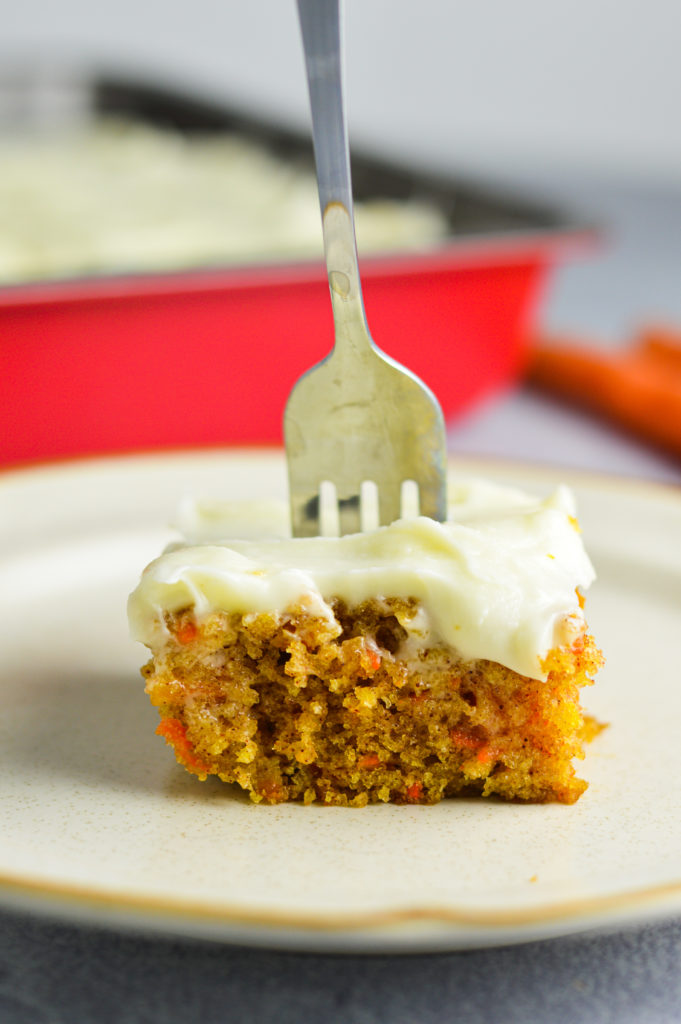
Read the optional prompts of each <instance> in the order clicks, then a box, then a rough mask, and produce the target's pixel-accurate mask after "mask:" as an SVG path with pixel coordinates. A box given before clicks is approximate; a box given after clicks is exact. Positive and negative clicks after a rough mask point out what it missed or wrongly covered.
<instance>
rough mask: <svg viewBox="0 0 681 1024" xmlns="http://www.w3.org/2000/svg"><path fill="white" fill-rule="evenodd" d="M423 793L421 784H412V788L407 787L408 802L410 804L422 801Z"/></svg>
mask: <svg viewBox="0 0 681 1024" xmlns="http://www.w3.org/2000/svg"><path fill="white" fill-rule="evenodd" d="M422 792H423V786H422V785H421V783H420V782H412V784H411V786H407V800H409V802H410V803H416V801H417V800H420V799H421V793H422Z"/></svg>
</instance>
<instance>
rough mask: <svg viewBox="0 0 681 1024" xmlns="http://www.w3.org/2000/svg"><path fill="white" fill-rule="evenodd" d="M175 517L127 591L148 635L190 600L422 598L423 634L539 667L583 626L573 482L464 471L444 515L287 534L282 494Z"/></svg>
mask: <svg viewBox="0 0 681 1024" xmlns="http://www.w3.org/2000/svg"><path fill="white" fill-rule="evenodd" d="M178 525H179V526H180V530H181V533H182V534H183V537H184V539H183V541H182V542H180V543H178V544H175V545H171V547H170V548H169V549H168V550H166V552H165V553H164V554H163V555H161V557H160V558H157V559H156V560H155V561H153V562H152V563H151V564H150V565H149V566H148V567H147V569H146V570H145V571H144V573H143V575H142V579H141V581H140V583H139V585H138V587H137V589H136V590H135V591H134V592H133V593H132V595H131V596H130V600H129V619H130V625H131V630H132V634H133V636H134V638H135V639H137V640H140V641H141V642H142V643H145V644H147V645H148V646H150V647H152V649H156V648H157V647H159V646H162V644H163V643H164V641H165V637H166V633H165V625H164V614H165V613H166V612H170V613H172V612H176V611H179V610H180V609H182V608H186V607H188V606H193V608H194V611H195V614H196V616H197V618H198V619H199V620H200V619H201V618H203V617H206V616H208V615H209V614H211V613H212V612H215V611H224V612H237V613H242V614H243V613H250V612H256V613H257V612H263V611H275V612H278V613H281V614H285V613H286V611H287V609H290V608H292V607H293V606H294V605H297V604H300V603H301V602H303V603H304V604H305V606H306V607H307V608H308V609H309V610H310V611H312V612H313V613H315V614H319V615H323V616H327V617H331V616H332V615H333V612H332V609H331V606H330V602H331V601H332V600H333V599H334V598H336V599H341V600H343V601H345V602H346V603H347V604H348V605H350V606H353V605H356V604H359V603H360V602H362V601H364V600H367V599H369V598H389V597H398V598H404V599H409V598H414V599H416V600H417V601H418V602H419V604H420V611H421V613H420V614H419V615H418V616H416V617H415V619H414V620H413V625H412V629H413V632H414V636H413V638H412V639H413V640H414V641H417V642H418V643H420V644H421V645H422V646H426V645H432V644H440V643H445V644H449V645H451V646H452V647H453V648H455V649H456V650H457V651H458V653H459V655H460V656H461V657H462V658H464V659H465V660H472V659H478V658H484V659H488V660H490V661H495V662H498V663H500V664H502V665H504V666H506V667H507V668H510V669H512V670H514V671H516V672H519V673H521V674H522V675H526V676H530V677H532V678H536V679H542V678H545V673H544V672H543V669H542V662H543V660H544V659H545V657H546V655H547V654H548V652H549V651H550V650H551V649H552V648H553V647H555V646H561V645H563V644H565V643H569V642H571V640H573V639H574V638H575V637H576V636H578V635H579V634H580V633H581V632H582V630H583V628H584V622H583V617H582V612H581V607H580V601H579V595H578V590H579V591H584V590H585V589H586V588H587V587H588V586H589V585H590V584H591V582H592V581H593V579H594V578H595V574H594V570H593V567H592V565H591V562H590V560H589V558H588V556H587V554H586V551H585V550H584V545H583V543H582V539H581V536H580V533H579V529H578V526H577V522H576V519H575V506H574V500H573V497H572V494H571V492H570V491H569V490H568V489H566V488H565V487H560V488H558V489H557V490H556V491H555V492H554V493H553V494H552V495H551V496H549V497H548V498H546V499H543V500H542V499H537V498H533V497H530V496H528V495H526V494H524V493H522V492H520V491H517V490H513V489H511V488H506V487H499V486H497V485H494V484H491V483H487V482H485V481H481V480H468V481H458V482H457V483H456V484H454V485H452V487H451V488H450V505H449V515H448V519H447V522H445V523H437V522H434V521H433V520H431V519H427V518H425V517H422V516H421V517H415V518H412V519H399V520H397V521H396V522H394V523H392V524H391V525H390V526H384V527H380V528H378V529H376V530H373V531H371V532H368V533H358V534H350V535H347V536H344V537H311V538H295V539H293V538H291V537H290V533H289V527H288V517H287V514H286V506H285V505H284V503H277V502H264V503H263V502H245V503H232V502H186V503H185V504H184V505H183V506H182V508H181V509H180V514H179V523H178ZM406 627H407V629H408V630H409V628H410V627H409V624H408V623H407V624H406Z"/></svg>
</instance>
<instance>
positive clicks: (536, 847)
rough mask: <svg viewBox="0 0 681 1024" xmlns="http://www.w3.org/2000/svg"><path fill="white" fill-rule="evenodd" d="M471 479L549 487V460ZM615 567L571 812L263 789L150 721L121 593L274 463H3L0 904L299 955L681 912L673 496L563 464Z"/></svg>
mask: <svg viewBox="0 0 681 1024" xmlns="http://www.w3.org/2000/svg"><path fill="white" fill-rule="evenodd" d="M455 468H456V469H458V468H462V469H463V470H465V472H466V473H470V472H474V473H478V474H479V473H483V474H485V475H490V476H492V477H495V478H497V479H499V480H502V481H509V480H512V481H513V482H515V483H519V484H521V485H525V486H530V487H532V488H534V489H535V490H536V491H539V492H545V491H547V490H548V489H549V488H550V487H551V486H552V485H553V484H554V483H555V482H556V480H557V476H556V474H554V473H553V472H552V471H548V470H537V469H535V470H531V469H528V468H522V467H515V468H513V467H508V466H505V467H504V466H499V465H494V464H489V463H485V464H484V465H480V464H477V465H476V464H473V465H471V464H470V463H466V464H463V465H461V464H459V465H457V467H455ZM565 475H566V476H567V477H568V482H571V483H572V484H573V486H574V487H575V490H576V491H577V496H578V500H579V503H580V513H581V516H580V517H581V522H582V526H583V530H584V534H585V538H586V542H587V545H588V548H589V550H590V552H591V554H592V557H593V559H594V562H595V564H596V567H597V570H598V573H599V580H598V583H597V584H596V585H595V586H594V588H593V590H592V591H591V593H590V596H589V601H588V605H587V610H588V614H589V620H590V624H591V627H592V630H593V632H594V633H595V635H596V637H597V639H598V640H599V642H600V644H601V646H602V647H603V649H604V651H605V653H606V655H607V667H606V668H605V669H604V671H603V672H602V674H601V676H600V677H599V680H598V683H597V685H596V686H595V687H593V688H592V689H590V690H589V691H588V692H587V694H586V702H587V704H588V707H589V710H591V711H592V712H593V713H594V714H595V715H596V716H597V717H598V718H600V719H602V720H606V721H608V722H609V723H610V725H609V728H608V729H607V730H606V731H605V732H603V733H602V734H601V735H600V736H599V737H598V738H597V739H596V740H595V741H594V742H593V744H592V745H591V747H590V749H589V751H588V754H587V758H586V761H585V763H584V765H583V767H582V770H583V773H584V775H585V776H586V777H587V778H588V779H589V781H590V787H589V789H588V790H587V792H586V794H585V795H584V796H583V797H582V799H581V800H580V801H579V802H578V803H577V804H576V805H575V806H573V807H564V806H559V805H544V806H516V805H507V804H503V803H495V802H491V801H490V802H483V801H476V800H451V801H446V802H443V803H441V804H439V805H438V806H436V807H412V806H406V807H393V806H383V805H381V806H377V807H369V808H365V809H345V808H324V807H317V806H314V805H313V806H311V807H301V806H280V807H264V806H255V805H253V804H250V803H249V802H248V800H246V799H244V798H243V797H242V796H241V795H239V793H237V792H236V791H235V790H234V788H232V787H230V786H225V785H223V784H221V783H219V782H217V781H213V780H209V781H208V782H206V783H201V782H199V781H198V780H197V779H196V778H194V777H193V776H190V775H189V774H187V773H186V772H184V771H183V770H182V769H181V768H179V767H178V766H177V765H176V764H175V761H174V759H173V756H172V753H171V752H170V750H169V749H168V748H167V747H166V746H165V744H164V743H163V742H162V740H161V739H159V738H158V737H157V736H155V735H154V729H155V726H156V721H157V715H156V712H155V711H154V710H153V709H152V708H151V707H150V706H149V704H148V701H147V698H146V697H145V696H144V693H143V688H142V683H141V680H140V678H139V675H138V669H139V666H140V665H141V664H142V662H143V661H144V660H145V652H144V651H143V649H142V648H140V647H138V646H136V645H135V644H133V643H131V641H130V640H129V638H128V633H127V625H126V618H125V602H126V596H127V594H128V592H129V591H130V590H131V589H132V588H133V587H134V586H135V584H136V582H137V578H138V575H139V572H140V570H141V568H142V567H143V566H144V564H145V563H146V562H147V561H149V560H150V559H151V558H152V557H154V556H155V555H156V554H157V553H158V552H159V550H160V549H161V547H162V546H163V545H164V544H165V543H166V541H167V540H168V539H170V537H171V536H172V531H171V529H170V527H169V526H167V525H166V524H168V523H169V522H170V521H171V519H172V515H173V510H174V509H175V507H176V505H177V503H178V501H179V499H180V498H181V497H183V496H184V495H185V494H189V493H193V494H202V495H210V496H215V497H224V496H228V495H229V496H266V495H271V494H277V493H282V494H283V493H284V487H285V474H284V466H283V461H282V457H281V455H280V454H279V453H277V452H267V451H255V452H254V451H231V452H219V451H217V452H210V453H205V452H203V453H184V454H170V455H161V456H135V457H122V458H111V459H102V460H95V461H82V462H74V463H65V464H59V465H52V466H48V467H41V468H35V469H28V470H21V471H16V472H5V473H4V474H2V475H0V519H1V522H2V525H1V528H0V623H1V624H2V630H1V631H2V658H1V659H0V702H1V703H0V706H1V707H2V714H1V715H0V731H1V732H2V738H1V740H0V759H1V760H2V770H1V772H0V835H1V836H2V841H1V843H0V894H1V898H2V900H3V902H4V904H5V905H6V906H10V905H11V906H15V907H20V908H25V909H33V910H35V911H38V912H40V913H48V912H51V913H56V914H59V915H62V916H64V915H65V916H68V917H71V918H75V917H81V918H84V919H88V920H90V921H95V922H98V923H104V924H108V925H115V926H126V927H130V926H137V927H142V928H145V929H147V930H155V931H157V932H162V933H166V934H178V933H184V934H190V935H195V936H204V937H213V938H216V939H219V940H222V941H233V942H242V943H249V944H262V945H269V946H278V947H281V948H296V949H316V950H319V949H326V950H355V951H357V950H373V951H376V950H384V951H385V950H402V951H408V950H435V949H441V950H446V949H457V948H473V947H478V946H485V945H492V944H500V943H506V942H518V941H524V940H529V939H536V938H542V937H549V936H556V935H559V934H563V933H568V932H575V931H579V930H584V929H587V928H592V927H601V926H608V927H612V926H616V927H617V926H619V925H620V924H624V923H627V922H631V921H635V920H639V921H641V920H649V919H652V918H654V917H659V916H661V915H670V914H675V913H681V787H680V786H679V779H680V778H681V740H680V737H681V686H680V685H679V678H678V675H679V665H680V664H681V628H680V625H681V493H679V492H678V491H674V490H672V489H671V488H670V489H666V488H663V487H657V486H654V485H643V484H637V483H635V482H626V481H611V480H608V479H605V478H600V477H578V478H575V477H574V476H571V475H570V474H569V473H568V474H565Z"/></svg>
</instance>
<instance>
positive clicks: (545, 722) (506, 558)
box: [129, 480, 601, 806]
mask: <svg viewBox="0 0 681 1024" xmlns="http://www.w3.org/2000/svg"><path fill="white" fill-rule="evenodd" d="M181 527H182V532H183V534H184V539H183V541H182V542H179V543H177V544H175V545H172V546H171V547H170V548H169V549H168V550H166V552H165V553H164V554H163V555H161V557H160V558H158V559H157V560H156V561H154V562H152V563H151V565H149V566H148V567H147V569H146V570H145V571H144V573H143V575H142V578H141V581H140V583H139V585H138V587H137V589H136V590H135V591H134V592H133V594H132V595H131V597H130V601H129V618H130V623H131V628H132V633H133V636H134V637H135V638H136V639H137V640H140V641H141V642H142V643H144V644H146V645H147V646H148V647H149V648H150V650H151V652H152V658H151V660H150V661H149V662H148V664H147V665H146V666H145V667H144V668H143V670H142V672H143V675H144V677H145V678H146V691H147V693H148V694H149V697H150V698H151V701H152V703H153V704H154V705H155V706H156V707H157V708H158V710H159V712H160V716H161V721H160V724H159V726H158V730H157V731H158V733H159V734H160V735H161V736H163V737H164V738H165V740H166V741H167V742H168V743H169V744H171V746H172V747H173V748H174V751H175V756H176V758H177V760H178V761H179V762H180V763H181V764H182V765H184V767H185V768H186V769H187V770H188V771H190V772H193V773H194V774H195V775H197V776H198V777H199V778H200V779H205V778H206V777H207V776H208V775H217V776H219V777H220V778H221V779H223V780H224V781H225V782H230V783H238V784H239V785H240V786H241V787H243V789H245V790H247V791H248V793H249V794H250V797H251V799H252V800H254V801H256V802H260V801H264V802H266V803H278V802H281V801H285V800H302V801H304V802H305V803H311V802H313V801H320V802H322V803H325V804H341V805H352V806H363V805H365V804H367V803H371V802H375V801H395V802H411V803H435V802H436V801H438V800H440V799H442V798H443V797H449V796H455V795H473V794H480V795H482V796H492V795H495V796H497V797H501V798H504V799H509V800H524V801H550V800H557V801H561V802H564V803H572V802H574V801H575V800H577V798H578V797H579V796H580V795H581V793H582V792H583V791H584V790H585V788H586V783H585V782H583V781H582V780H581V779H579V778H578V777H577V776H576V774H575V769H574V766H573V763H572V762H573V760H574V759H575V758H581V757H583V756H584V753H583V746H584V742H585V740H586V739H588V738H589V734H590V732H593V731H594V729H595V728H596V727H595V726H594V725H593V724H592V723H590V721H589V719H588V718H586V717H585V715H584V713H583V710H582V708H581V706H580V690H581V688H582V687H583V686H585V685H587V684H589V683H591V681H592V678H591V677H592V676H593V674H594V672H595V671H596V670H597V669H598V667H599V666H600V663H601V655H600V652H599V651H598V649H597V648H596V646H595V645H594V642H593V640H592V639H591V637H590V636H589V635H588V633H587V629H586V624H585V619H584V614H583V605H584V598H583V594H584V591H585V589H586V588H587V587H588V586H589V584H590V583H591V582H592V580H593V579H594V571H593V568H592V566H591V563H590V561H589V558H588V556H587V554H586V552H585V550H584V546H583V544H582V540H581V537H580V533H579V528H578V525H577V521H576V519H575V509H574V503H573V499H572V496H571V493H570V492H569V491H568V490H566V489H565V488H562V487H561V488H559V489H558V490H557V491H556V492H555V493H554V494H552V495H551V496H550V497H548V498H546V499H545V500H539V499H535V498H532V497H529V496H527V495H525V494H523V493H521V492H519V491H515V490H512V489H510V488H506V487H499V486H496V485H493V484H490V483H486V482H483V481H479V480H471V481H466V482H461V483H458V484H457V485H456V486H455V487H454V488H453V489H452V492H451V504H450V512H449V517H448V521H447V522H445V523H436V522H434V521H433V520H430V519H427V518H425V517H415V518H411V519H400V520H398V521H397V522H394V523H393V524H392V525H390V526H385V527H380V528H378V529H376V530H373V531H371V532H367V533H360V534H352V535H348V536H344V537H314V538H296V539H291V537H290V536H287V527H286V509H285V506H284V505H283V504H282V505H281V506H277V505H275V504H273V503H267V504H263V503H252V504H240V505H237V504H232V503H216V502H213V503H210V502H208V503H207V502H204V503H195V504H194V505H192V506H186V507H185V509H184V511H183V514H182V516H181Z"/></svg>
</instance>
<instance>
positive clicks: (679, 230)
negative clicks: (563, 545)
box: [0, 178, 681, 1024]
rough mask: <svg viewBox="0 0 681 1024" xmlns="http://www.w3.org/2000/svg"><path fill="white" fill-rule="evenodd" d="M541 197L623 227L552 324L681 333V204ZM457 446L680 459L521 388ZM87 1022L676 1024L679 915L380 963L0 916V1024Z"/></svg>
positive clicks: (629, 466)
mask: <svg viewBox="0 0 681 1024" xmlns="http://www.w3.org/2000/svg"><path fill="white" fill-rule="evenodd" d="M539 184H540V185H541V182H540V183H539ZM541 187H542V190H543V192H544V194H545V195H547V196H553V197H555V198H558V199H560V200H562V201H564V202H569V203H571V205H573V206H574V207H575V208H576V209H578V210H580V211H581V212H583V213H585V214H586V215H592V216H595V217H596V218H597V219H599V220H601V221H603V222H606V223H609V224H610V225H611V228H612V230H611V237H610V242H609V245H608V246H607V247H606V248H605V249H604V250H603V251H602V252H600V253H598V254H597V255H595V256H594V257H592V258H591V259H589V260H588V261H585V262H582V263H580V264H578V265H573V266H570V267H567V268H565V269H563V270H561V271H560V272H559V273H558V274H557V275H556V277H555V280H554V282H553V285H552V287H551V290H550V292H549V295H548V297H547V301H546V303H545V307H544V311H543V316H542V319H543V322H544V323H545V324H547V325H548V326H549V327H551V328H555V329H560V328H565V329H569V330H571V331H583V332H586V333H587V334H588V335H589V336H593V337H598V338H600V339H601V341H602V344H604V345H606V346H613V345H616V344H618V343H621V341H622V340H623V339H625V338H626V337H628V336H629V334H630V332H631V330H632V329H633V328H635V326H636V325H637V323H639V322H641V321H643V320H645V319H647V318H650V317H651V316H655V317H656V318H660V317H662V318H665V319H668V320H670V321H672V322H675V323H677V324H680V325H681V287H680V274H679V271H680V270H681V192H677V193H674V192H672V191H667V192H665V191H663V190H660V189H652V188H645V187H643V186H641V185H636V184H626V183H619V184H615V183H613V182H607V183H598V182H595V181H587V180H582V181H577V180H575V179H574V178H572V179H566V180H565V181H563V182H560V181H556V180H553V181H552V184H551V186H550V187H548V186H545V185H541ZM449 440H450V447H451V449H452V451H453V452H454V453H455V454H456V453H457V452H460V453H465V454H467V455H468V454H473V453H475V454H485V455H496V456H503V457H510V458H520V459H531V460H533V461H539V462H547V463H553V464H560V465H565V466H572V467H575V466H578V467H586V468H590V469H605V470H608V471H609V472H616V473H621V474H625V475H631V476H637V477H646V478H649V479H654V480H661V481H665V482H668V483H673V484H681V461H674V460H672V459H669V458H666V457H665V456H662V455H659V454H657V453H655V452H653V451H651V450H650V449H648V448H647V447H645V446H644V445H642V444H639V443H637V442H635V441H633V440H630V439H628V438H626V437H625V436H623V435H621V434H619V433H618V432H617V431H615V430H613V429H611V428H610V427H608V426H607V425H604V424H601V423H599V422H597V421H596V420H592V419H589V418H587V417H584V416H582V415H581V414H579V413H576V412H574V411H572V410H570V409H567V408H563V407H559V406H557V405H555V404H554V403H553V402H551V401H550V400H547V399H546V398H544V397H542V396H540V395H536V394H533V393H530V392H526V391H523V390H520V391H516V392H513V393H512V394H508V395H505V396H497V398H496V399H495V400H493V401H489V402H488V403H486V404H485V405H483V406H481V407H479V408H478V409H476V410H475V411H474V412H472V413H470V414H469V415H468V416H467V417H465V418H464V419H462V420H461V421H460V422H458V423H456V424H452V425H451V429H450V437H449ZM680 857H681V851H680ZM90 1021H93V1022H95V1021H97V1022H102V1024H106V1022H121V1024H152V1022H160V1021H163V1022H166V1024H175V1022H177V1024H180V1022H181V1024H188V1022H195V1021H201V1022H203V1024H213V1022H216V1024H217V1022H221V1021H239V1022H243V1024H247V1022H251V1021H253V1022H256V1021H257V1022H258V1024H269V1022H274V1021H276V1022H277V1024H289V1022H291V1024H294V1022H295V1024H298V1022H309V1024H316V1022H320V1024H321V1022H324V1024H341V1022H342V1024H373V1022H384V1021H385V1022H389V1024H412V1022H413V1024H431V1022H432V1024H440V1022H445V1021H457V1022H461V1024H473V1022H476V1024H479V1022H490V1024H496V1022H502V1021H503V1022H506V1024H513V1022H522V1024H526V1022H530V1021H538V1022H546V1024H553V1022H556V1024H558V1022H560V1024H564V1022H568V1024H580V1022H584V1024H587V1022H588V1024H605V1022H610V1021H613V1022H614V1021H617V1022H618V1024H635V1022H636V1024H638V1022H644V1024H658V1022H659V1024H663V1022H664V1024H667V1022H669V1024H671V1022H678V1021H681V920H672V921H666V922H664V923H662V924H647V925H645V926H638V927H635V928H629V929H625V930H621V931H619V932H616V933H612V934H608V935H593V934H592V935H582V936H573V937H569V938H561V939H555V940H550V941H544V942H541V943H530V944H524V945H520V946H512V947H507V948H500V949H490V950H477V951H471V952H465V953H455V954H448V955H441V954H439V955H420V956H394V957H387V956H330V955H309V954H308V955H305V954H297V953H280V952H270V951H264V950H249V949H243V948H237V947H228V946H221V945H217V944H211V943H205V942H195V941H190V940H184V939H183V940H179V939H178V940H175V939H163V938H158V937H149V936H144V935H137V934H132V933H130V934H125V933H116V932H110V931H106V930H104V929H101V930H100V929H97V928H92V927H89V926H84V925H77V924H72V923H61V922H55V921H51V920H47V919H41V918H39V917H31V916H28V915H25V914H19V913H16V912H3V911H0V1022H1V1024H43V1022H45V1024H47V1022H50V1024H51V1022H55V1024H56V1022H59V1024H62V1022H64V1024H66V1022H69V1024H79V1022H84V1024H85V1022H90Z"/></svg>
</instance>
